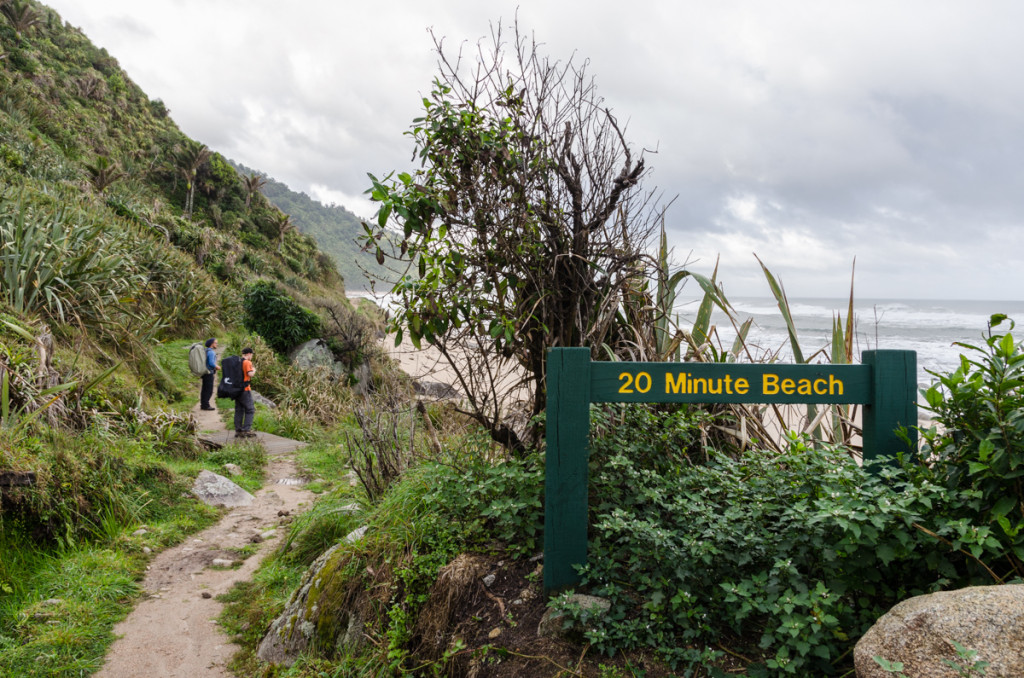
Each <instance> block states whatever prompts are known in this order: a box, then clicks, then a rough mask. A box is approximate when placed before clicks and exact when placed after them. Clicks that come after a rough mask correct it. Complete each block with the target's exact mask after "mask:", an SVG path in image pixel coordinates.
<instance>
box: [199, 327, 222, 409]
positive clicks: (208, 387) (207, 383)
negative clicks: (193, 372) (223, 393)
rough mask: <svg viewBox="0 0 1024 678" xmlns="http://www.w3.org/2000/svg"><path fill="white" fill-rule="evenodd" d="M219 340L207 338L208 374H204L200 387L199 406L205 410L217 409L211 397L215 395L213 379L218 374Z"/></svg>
mask: <svg viewBox="0 0 1024 678" xmlns="http://www.w3.org/2000/svg"><path fill="white" fill-rule="evenodd" d="M216 348H217V340H216V339H207V340H206V374H204V375H203V376H202V380H203V381H202V386H201V387H200V389H199V407H200V409H204V410H215V409H217V408H216V407H214V406H213V405H211V404H210V398H212V397H213V380H214V377H216V376H217V370H219V369H220V368H219V367H217V351H216V350H215V349H216Z"/></svg>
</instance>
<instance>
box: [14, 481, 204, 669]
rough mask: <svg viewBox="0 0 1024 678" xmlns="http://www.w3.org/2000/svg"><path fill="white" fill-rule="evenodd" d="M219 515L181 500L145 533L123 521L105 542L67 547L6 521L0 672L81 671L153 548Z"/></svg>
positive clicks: (107, 637)
mask: <svg viewBox="0 0 1024 678" xmlns="http://www.w3.org/2000/svg"><path fill="white" fill-rule="evenodd" d="M218 516H219V512H217V511H216V510H214V509H210V508H208V507H206V506H203V505H201V504H198V503H197V502H195V501H194V500H186V501H183V502H180V503H179V504H177V505H174V506H169V507H164V508H163V510H162V511H161V513H160V515H155V516H152V518H153V519H150V520H148V521H147V529H148V534H146V535H142V536H139V537H133V536H131V534H130V532H129V531H128V530H130V529H133V528H134V527H135V526H134V525H124V526H122V530H121V532H120V534H119V535H118V536H116V537H115V538H113V539H104V540H103V542H81V543H80V544H79V545H77V546H76V547H74V548H72V549H41V548H38V547H36V546H34V545H32V544H31V543H30V541H29V540H28V539H27V538H25V537H24V536H23V535H20V534H19V533H18V531H17V530H16V529H11V528H14V527H16V526H15V525H10V524H7V523H5V524H4V528H5V530H4V531H3V532H0V552H2V553H3V554H4V561H3V567H2V570H0V571H2V572H3V574H2V575H0V577H2V578H5V579H6V578H9V579H10V581H11V582H12V585H10V586H7V587H6V588H3V587H2V585H0V589H2V593H0V675H3V676H83V675H89V674H91V673H92V672H94V671H95V670H97V669H98V668H99V667H100V666H101V665H102V663H103V658H104V655H105V654H106V651H107V648H108V647H109V646H110V644H111V643H112V642H113V641H114V635H113V633H112V629H113V627H114V625H115V624H117V623H118V622H119V621H121V620H122V619H123V618H124V617H125V616H127V614H128V613H129V612H130V611H131V609H132V606H133V603H134V602H135V600H136V599H137V598H138V597H139V595H140V589H139V586H138V583H137V582H138V580H140V579H141V578H142V577H143V575H144V574H145V569H146V563H147V562H148V561H149V557H148V556H147V555H145V554H144V553H143V551H142V548H143V546H147V545H148V546H150V547H151V548H153V549H154V550H159V549H161V548H165V547H167V546H170V545H172V544H175V543H178V542H180V541H181V540H183V539H184V538H185V536H186V535H188V534H191V533H193V532H195V531H197V530H199V529H202V528H204V527H206V526H208V525H209V524H211V523H212V522H214V521H215V520H216V519H217V517H218Z"/></svg>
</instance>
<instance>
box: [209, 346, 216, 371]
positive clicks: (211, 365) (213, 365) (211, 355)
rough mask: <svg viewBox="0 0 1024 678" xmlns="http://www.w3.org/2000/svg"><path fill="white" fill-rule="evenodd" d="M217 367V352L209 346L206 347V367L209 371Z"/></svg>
mask: <svg viewBox="0 0 1024 678" xmlns="http://www.w3.org/2000/svg"><path fill="white" fill-rule="evenodd" d="M216 368H217V352H216V351H214V350H213V349H212V348H210V347H209V346H207V347H206V369H208V370H210V373H211V374H212V373H213V372H215V371H216Z"/></svg>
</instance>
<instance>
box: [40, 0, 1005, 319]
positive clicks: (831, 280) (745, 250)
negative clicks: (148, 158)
mask: <svg viewBox="0 0 1024 678" xmlns="http://www.w3.org/2000/svg"><path fill="white" fill-rule="evenodd" d="M47 4H49V5H50V6H51V7H53V8H54V9H56V10H57V11H58V12H60V14H61V15H62V16H63V17H64V19H65V20H66V21H68V22H69V23H71V24H72V25H74V26H77V27H79V28H81V29H82V30H83V31H84V32H85V34H86V35H87V36H88V37H89V38H91V39H92V40H93V42H95V43H96V44H98V45H100V46H102V47H106V48H107V50H108V51H109V52H110V53H111V55H112V56H114V57H115V58H117V59H118V60H119V62H120V63H121V66H122V67H123V68H124V69H125V70H126V71H127V72H128V74H129V76H131V78H132V79H133V80H135V82H137V83H138V84H139V85H140V86H141V87H142V88H143V90H145V91H146V93H147V94H148V95H149V96H150V97H151V98H154V99H156V98H159V99H162V100H163V101H164V103H165V104H166V105H167V107H168V108H169V109H170V111H171V116H172V117H173V118H174V120H175V121H176V122H177V123H178V125H179V126H180V127H181V128H182V129H183V130H184V131H185V133H187V134H188V135H190V136H191V137H193V138H195V139H197V140H199V141H201V142H203V143H205V144H207V145H208V146H210V147H211V148H213V149H215V150H217V151H219V152H220V153H222V154H224V155H225V156H227V157H229V158H231V159H233V160H236V161H238V162H241V163H243V164H245V165H247V166H249V167H253V168H255V169H258V170H260V171H262V172H265V173H267V174H269V175H271V176H272V177H274V178H276V179H278V180H280V181H283V182H284V183H286V184H288V185H289V186H290V187H291V188H292V189H294V190H297V191H303V192H305V193H307V194H309V195H310V196H312V197H314V198H317V199H319V200H321V201H323V202H326V203H332V202H333V203H338V204H341V205H344V206H345V207H347V208H349V209H350V210H352V211H353V212H355V213H357V214H359V215H360V216H365V217H368V216H370V215H371V214H372V210H373V208H372V207H371V206H370V204H369V203H368V202H367V201H366V200H365V199H364V196H363V195H362V192H363V191H364V190H365V189H366V187H367V185H368V180H367V178H366V173H367V172H373V173H374V174H378V175H380V174H384V173H386V172H388V171H389V170H392V169H403V170H404V169H410V168H412V167H413V163H412V161H411V154H412V146H411V142H410V140H409V139H408V138H407V137H405V136H403V135H402V132H403V131H405V130H406V129H407V128H408V126H409V123H410V121H411V120H412V118H414V117H416V116H417V115H418V114H419V105H420V103H419V102H420V99H421V96H422V95H423V94H425V93H427V92H429V88H430V84H431V79H432V77H433V75H434V74H435V73H436V62H435V57H434V54H433V52H432V41H431V38H430V34H429V33H428V32H427V29H428V28H433V29H434V31H435V32H436V33H437V34H439V35H443V36H447V38H448V40H449V41H450V42H451V43H452V44H457V43H459V42H461V41H465V40H468V41H470V42H476V41H477V40H478V39H480V38H481V37H483V36H485V35H487V34H488V32H489V25H490V23H491V22H494V21H497V20H499V19H501V20H503V22H504V23H506V24H507V23H509V22H510V21H511V20H512V18H513V17H514V15H515V13H516V8H517V7H518V13H519V23H520V27H521V28H522V29H526V30H527V31H532V32H533V33H534V34H535V36H536V38H537V40H538V41H539V42H542V43H543V44H544V47H543V49H544V51H545V53H546V54H547V55H548V56H550V57H552V58H555V59H563V60H564V59H566V58H568V57H570V56H571V55H572V54H573V53H574V52H575V53H576V58H577V59H580V58H587V59H589V60H590V62H591V66H590V72H591V74H592V75H594V76H595V77H596V80H597V85H598V89H599V91H600V93H601V94H602V95H603V96H604V98H605V101H606V103H607V104H608V105H609V106H610V107H611V108H612V110H613V112H614V113H615V114H616V116H617V117H618V118H619V119H620V120H622V121H627V122H628V125H629V127H628V131H627V137H628V138H629V140H630V141H631V142H632V143H633V144H634V145H635V146H636V148H638V149H639V148H646V149H657V154H656V155H650V156H648V163H649V165H650V166H651V167H652V168H653V172H652V173H651V175H650V177H649V180H648V181H649V184H650V186H652V187H654V186H657V187H658V188H659V189H660V190H661V191H662V192H663V193H664V194H665V195H666V196H667V197H671V196H675V195H678V196H679V197H678V199H677V200H676V201H675V203H674V204H673V206H672V207H671V209H670V210H669V212H668V223H669V229H670V241H671V244H672V245H673V246H674V247H675V251H676V257H677V260H679V261H680V262H682V261H683V260H685V259H690V260H692V263H691V264H690V268H692V269H694V270H697V271H700V272H704V273H709V272H710V270H711V267H712V266H713V265H714V261H715V259H716V257H719V256H720V257H721V265H720V271H719V275H720V280H721V281H722V282H723V283H724V285H725V288H726V292H727V293H729V294H730V295H733V296H738V295H767V294H769V290H768V288H767V285H766V284H765V282H764V279H763V276H762V275H761V273H760V269H759V267H758V265H757V261H756V260H755V259H754V256H753V254H754V253H756V254H757V255H758V256H760V257H761V259H762V260H763V261H764V262H765V263H766V264H767V265H768V267H769V268H770V269H772V270H773V272H775V273H776V275H778V276H779V277H781V279H782V281H783V283H784V285H785V287H786V291H787V293H788V294H789V296H790V297H808V296H843V295H845V294H847V293H848V291H849V283H850V267H851V263H852V261H853V259H854V257H856V259H857V274H856V286H857V296H858V297H860V298H868V297H884V298H901V297H911V298H965V299H1022V298H1024V171H1022V167H1024V76H1022V75H1021V70H1022V66H1024V3H1019V2H1011V1H1005V2H959V1H957V2H953V1H943V0H920V1H916V2H908V1H903V0H901V1H898V2H894V1H892V0H886V1H884V2H865V1H863V0H861V1H858V2H829V1H823V0H813V1H812V0H806V1H803V2H784V1H780V0H774V1H773V2H760V1H755V0H750V1H748V2H727V1H722V0H715V1H714V2H712V1H710V0H708V1H706V2H695V1H691V0H682V1H681V0H666V1H664V2H645V1H644V0H639V1H637V2H631V3H622V2H607V1H605V0H590V1H588V2H558V1H557V0H547V2H543V3H541V2H526V1H523V2H506V1H504V0H498V1H492V2H479V1H476V0H473V1H469V0H466V1H462V0H444V1H441V2H423V1H422V0H421V1H419V2H410V1H408V0H395V1H392V2H388V3H374V2H338V1H337V0H295V1H294V2H288V3H285V2H281V1H280V0H275V1H273V2H271V1H269V0H89V1H84V0H50V1H49V2H48V3H47ZM694 294H696V288H694Z"/></svg>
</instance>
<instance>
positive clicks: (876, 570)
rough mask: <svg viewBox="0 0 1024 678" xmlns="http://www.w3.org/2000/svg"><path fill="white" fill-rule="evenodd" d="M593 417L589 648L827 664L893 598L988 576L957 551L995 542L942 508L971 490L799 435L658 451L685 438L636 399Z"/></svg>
mask: <svg viewBox="0 0 1024 678" xmlns="http://www.w3.org/2000/svg"><path fill="white" fill-rule="evenodd" d="M613 413H614V418H611V417H612V416H613ZM594 419H595V421H597V422H598V425H599V430H601V431H602V432H603V433H602V435H600V436H595V438H594V440H593V453H592V455H591V474H592V484H591V496H592V500H591V536H590V556H589V565H588V567H587V568H585V570H584V571H583V575H584V586H585V587H586V588H588V589H589V590H590V591H591V592H592V593H595V594H597V595H601V596H605V597H607V598H609V599H610V600H611V601H612V610H611V613H610V615H609V616H608V617H607V618H605V619H604V620H603V621H601V622H599V623H598V625H597V626H596V627H595V628H594V630H593V631H591V632H588V633H587V640H588V641H589V642H592V643H593V644H594V645H595V646H596V647H597V648H598V649H600V650H602V651H605V652H614V651H616V650H621V649H628V648H643V647H653V648H658V652H659V653H661V654H662V655H663V656H664V657H665V659H666V660H668V661H669V662H670V663H672V664H674V665H676V666H678V667H690V668H693V667H696V666H700V665H701V664H702V663H704V662H707V661H708V660H709V658H710V657H711V656H712V655H713V654H714V652H713V648H716V647H718V646H719V645H720V644H726V645H728V646H729V647H730V648H731V649H733V650H735V651H737V652H738V653H741V654H743V655H744V656H745V657H747V658H748V659H750V660H751V661H752V662H753V663H752V668H753V667H756V666H758V665H760V666H761V669H760V670H761V672H762V673H761V675H798V676H799V675H832V674H836V673H842V672H843V670H846V669H847V668H849V667H848V666H847V664H844V662H848V661H849V656H848V652H849V650H850V649H851V648H852V645H853V643H854V642H855V641H856V640H857V638H859V636H860V635H862V634H863V633H864V632H865V631H866V630H867V628H868V627H869V626H870V625H871V624H872V623H873V622H874V621H875V620H876V619H877V618H878V617H879V616H880V615H881V614H883V613H884V612H885V611H887V610H888V609H889V608H890V607H891V606H892V605H894V604H895V603H896V602H898V601H899V600H902V599H903V598H906V597H908V596H911V595H915V594H919V593H924V592H927V591H931V590H936V589H938V588H941V587H946V586H955V585H966V584H970V583H990V582H991V578H990V577H989V575H988V574H987V572H986V571H985V569H984V568H983V567H980V566H979V565H978V564H977V563H976V561H974V560H973V559H972V558H971V557H970V556H969V555H966V554H965V553H964V552H960V551H958V550H957V549H963V551H965V552H968V553H970V552H974V551H976V552H977V555H979V556H981V557H982V558H995V557H996V556H998V555H999V551H998V550H997V549H991V548H990V545H989V544H988V543H987V542H986V540H985V539H984V536H981V537H979V536H978V534H977V532H976V531H973V530H972V528H971V526H970V525H968V524H967V523H966V522H965V521H958V520H956V519H950V518H947V516H955V515H956V514H957V512H958V511H959V510H962V508H963V507H964V505H965V502H966V501H968V500H969V497H967V496H966V495H962V494H960V493H958V492H951V491H949V490H947V489H946V488H945V487H943V486H941V485H938V484H935V483H932V482H930V481H928V480H927V479H925V478H921V477H920V473H919V472H918V469H916V468H914V467H907V468H904V469H896V470H892V469H887V470H884V471H882V472H881V473H877V474H872V473H869V472H868V471H866V470H864V469H861V468H859V467H858V466H856V464H855V463H853V462H852V461H851V460H850V457H849V455H848V453H847V451H846V450H844V449H834V448H831V447H822V448H817V449H815V448H811V447H809V446H807V445H805V444H804V442H803V441H802V440H800V439H795V440H792V441H791V444H790V445H789V447H788V449H787V450H786V452H785V453H784V454H783V455H782V456H781V457H779V456H775V457H772V456H769V455H768V454H766V453H764V452H763V451H760V450H751V451H747V452H745V453H743V454H742V455H740V456H739V458H737V459H732V458H729V457H726V456H723V455H718V454H715V453H714V452H711V451H709V452H708V454H709V461H708V463H707V464H697V465H691V464H689V463H686V462H685V461H684V462H683V463H679V461H678V460H677V461H675V462H670V461H667V459H668V458H669V457H671V456H673V455H675V454H676V453H675V452H674V451H673V450H674V447H675V446H676V445H677V444H678V442H674V441H681V442H683V443H684V444H686V441H690V444H692V441H693V436H694V434H695V433H696V429H695V422H693V421H691V420H689V418H688V417H686V416H678V415H677V416H673V417H670V418H668V419H666V420H664V423H662V424H660V425H658V426H652V417H651V415H650V414H649V413H648V412H645V411H644V408H641V407H636V406H634V407H622V408H604V409H601V410H595V413H594ZM672 429H675V430H672ZM662 441H663V442H662ZM934 535H939V536H941V537H942V539H943V540H944V541H940V540H939V539H936V538H935V537H934ZM949 545H953V547H954V548H953V549H952V550H951V549H950V547H949ZM737 639H739V640H737ZM751 675H758V674H757V673H756V672H754V673H751Z"/></svg>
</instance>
